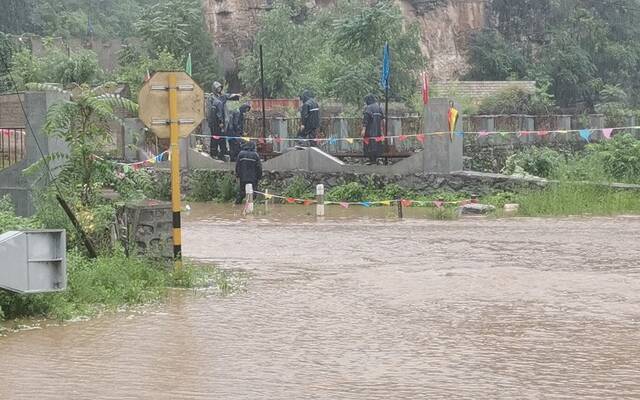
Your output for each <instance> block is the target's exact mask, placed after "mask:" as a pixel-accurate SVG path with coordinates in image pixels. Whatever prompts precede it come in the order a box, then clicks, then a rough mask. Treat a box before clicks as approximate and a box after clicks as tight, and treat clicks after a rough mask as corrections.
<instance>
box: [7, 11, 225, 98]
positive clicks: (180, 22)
mask: <svg viewBox="0 0 640 400" xmlns="http://www.w3.org/2000/svg"><path fill="white" fill-rule="evenodd" d="M9 2H10V4H9V5H8V8H6V10H7V12H6V13H3V14H2V15H1V16H0V21H3V20H5V21H4V22H0V30H2V31H3V32H5V33H6V34H12V35H22V34H27V33H36V34H38V35H40V36H42V37H44V38H45V40H44V42H45V45H46V52H45V54H43V55H42V56H35V55H33V54H32V51H31V50H32V49H31V48H30V47H28V46H27V45H26V43H28V41H25V42H20V43H23V44H20V43H19V42H18V41H17V40H12V39H11V38H10V37H8V35H6V34H5V33H2V32H0V52H1V53H2V56H3V58H5V59H6V60H7V63H8V64H10V70H11V73H12V75H13V77H14V79H15V80H16V86H17V89H19V90H22V89H24V84H25V83H46V82H49V83H60V84H62V85H64V86H65V87H67V86H68V85H69V84H72V83H75V84H82V83H91V84H98V83H100V81H101V80H102V79H103V78H104V77H105V74H104V73H103V72H102V71H100V69H99V68H98V63H97V57H96V55H95V53H93V52H92V51H90V50H73V51H69V49H67V48H66V47H64V46H61V45H60V44H59V43H57V44H56V43H55V42H54V41H53V40H51V39H49V38H50V37H62V38H63V39H65V40H70V39H80V40H83V41H86V40H89V39H91V38H98V39H111V38H120V39H123V40H124V41H125V43H126V46H125V47H124V48H123V49H122V50H121V51H120V53H119V55H118V64H119V66H118V68H117V69H116V71H115V72H114V73H112V74H110V76H107V77H106V78H107V79H110V80H114V81H117V82H124V83H127V84H129V86H130V88H131V92H132V93H134V95H135V93H137V92H138V89H139V88H140V86H141V84H142V83H143V81H144V78H145V76H146V75H147V73H153V72H155V71H159V70H167V69H183V68H184V66H185V62H186V59H187V55H188V54H189V53H190V54H191V57H192V65H193V78H194V79H195V80H196V81H197V82H198V83H199V84H200V85H201V86H202V87H208V85H209V84H210V83H211V81H212V80H213V78H214V76H217V75H219V73H220V70H219V62H218V60H217V58H216V56H215V53H214V48H213V43H212V41H211V39H210V37H209V34H208V32H207V29H206V26H205V21H204V13H203V12H202V3H201V2H200V1H199V0H163V1H160V2H157V1H150V0H123V1H99V2H96V1H93V0H42V1H34V0H20V1H19V2H15V1H14V0H9ZM18 3H22V4H20V5H19V4H18ZM3 11H4V10H3ZM18 21H20V22H18ZM7 72H9V71H7V70H6V68H4V66H2V65H0V90H2V91H6V90H13V89H16V88H14V87H13V85H11V83H10V81H9V80H8V79H7V76H6V74H7Z"/></svg>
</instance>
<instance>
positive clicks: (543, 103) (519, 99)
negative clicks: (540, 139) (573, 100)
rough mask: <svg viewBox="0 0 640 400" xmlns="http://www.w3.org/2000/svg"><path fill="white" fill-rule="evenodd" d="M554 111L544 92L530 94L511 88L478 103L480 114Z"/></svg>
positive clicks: (538, 90) (537, 91)
mask: <svg viewBox="0 0 640 400" xmlns="http://www.w3.org/2000/svg"><path fill="white" fill-rule="evenodd" d="M554 109H555V103H554V101H553V98H552V96H550V95H549V94H547V92H546V90H545V89H544V88H543V89H537V90H536V91H535V92H531V91H528V90H525V89H522V88H519V87H511V88H507V89H504V90H502V91H500V92H498V93H497V94H496V95H494V96H491V97H487V98H485V99H483V100H482V102H481V103H480V107H479V111H480V114H549V113H551V112H552V111H553V110H554Z"/></svg>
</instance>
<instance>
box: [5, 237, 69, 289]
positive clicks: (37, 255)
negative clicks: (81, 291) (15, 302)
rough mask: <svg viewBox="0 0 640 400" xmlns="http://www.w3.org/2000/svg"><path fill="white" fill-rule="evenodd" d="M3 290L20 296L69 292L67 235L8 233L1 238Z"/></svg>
mask: <svg viewBox="0 0 640 400" xmlns="http://www.w3.org/2000/svg"><path fill="white" fill-rule="evenodd" d="M0 287H1V288H4V289H7V290H10V291H13V292H18V293H42V292H55V291H60V290H64V289H66V287H67V258H66V238H65V231H64V230H37V231H36V230H34V231H9V232H6V233H3V234H1V235H0Z"/></svg>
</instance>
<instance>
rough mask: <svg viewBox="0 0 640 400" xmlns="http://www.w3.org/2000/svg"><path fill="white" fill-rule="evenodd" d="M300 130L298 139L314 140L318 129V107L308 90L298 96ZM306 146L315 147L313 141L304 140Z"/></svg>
mask: <svg viewBox="0 0 640 400" xmlns="http://www.w3.org/2000/svg"><path fill="white" fill-rule="evenodd" d="M300 101H301V102H302V106H301V107H300V130H299V132H298V138H301V139H315V138H316V136H317V135H318V130H319V129H320V106H319V105H318V103H317V102H316V100H315V99H314V98H313V93H312V92H311V91H310V90H304V91H303V92H302V95H301V96H300ZM305 142H306V144H307V145H311V146H313V145H315V143H314V141H313V140H306V141H305Z"/></svg>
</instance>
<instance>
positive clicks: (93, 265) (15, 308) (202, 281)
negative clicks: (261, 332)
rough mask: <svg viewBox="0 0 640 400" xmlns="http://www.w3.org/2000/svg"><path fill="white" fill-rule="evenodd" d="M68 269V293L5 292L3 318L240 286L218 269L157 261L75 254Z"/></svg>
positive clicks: (85, 310) (63, 313)
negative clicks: (173, 292) (175, 290)
mask: <svg viewBox="0 0 640 400" xmlns="http://www.w3.org/2000/svg"><path fill="white" fill-rule="evenodd" d="M67 269H68V276H67V277H68V288H67V290H65V291H63V292H58V293H47V294H35V295H33V294H30V295H19V294H15V293H11V292H8V291H4V290H0V320H1V319H15V318H25V317H45V318H54V319H59V320H65V319H69V318H73V317H76V316H93V315H96V314H99V313H101V312H105V311H107V312H108V311H115V310H118V309H121V308H126V307H129V306H136V305H141V304H147V303H153V302H157V301H161V300H162V299H164V297H165V295H166V294H167V291H168V290H169V288H195V287H208V288H211V289H212V290H217V291H219V292H221V293H229V292H231V291H233V290H235V289H236V288H237V283H236V280H235V277H233V276H232V275H231V274H230V273H226V272H224V271H222V270H220V269H218V268H216V267H213V266H207V265H194V264H189V263H186V264H185V266H184V267H183V268H182V269H181V270H179V271H173V270H172V269H171V268H169V266H168V265H166V264H160V263H159V262H158V261H156V260H152V259H148V258H127V257H125V256H124V255H123V254H113V255H110V256H101V257H98V258H97V259H95V260H89V259H87V258H85V257H84V256H82V255H80V254H78V253H76V252H72V253H69V255H68V265H67Z"/></svg>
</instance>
